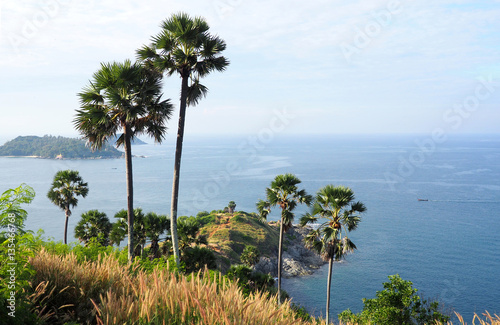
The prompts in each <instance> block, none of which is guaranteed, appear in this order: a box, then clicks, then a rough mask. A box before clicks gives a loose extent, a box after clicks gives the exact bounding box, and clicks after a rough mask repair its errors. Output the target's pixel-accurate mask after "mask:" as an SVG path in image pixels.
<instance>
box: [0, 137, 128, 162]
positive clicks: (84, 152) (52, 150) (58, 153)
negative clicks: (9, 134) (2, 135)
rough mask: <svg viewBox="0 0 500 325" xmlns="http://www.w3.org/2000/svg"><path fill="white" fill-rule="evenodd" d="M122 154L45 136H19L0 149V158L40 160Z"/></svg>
mask: <svg viewBox="0 0 500 325" xmlns="http://www.w3.org/2000/svg"><path fill="white" fill-rule="evenodd" d="M122 155H123V154H122V152H120V151H118V150H116V149H115V148H113V147H112V146H110V145H108V144H106V145H104V146H103V147H102V148H101V149H100V150H98V151H94V152H93V151H92V150H91V149H90V148H88V147H87V146H86V143H85V140H81V139H73V138H64V137H60V136H59V137H55V136H50V135H46V136H43V137H37V136H19V137H17V138H15V139H14V140H11V141H8V142H7V143H5V144H4V145H3V146H1V147H0V156H14V157H24V156H36V157H40V158H51V159H54V158H58V157H59V158H64V159H95V158H120V157H121V156H122Z"/></svg>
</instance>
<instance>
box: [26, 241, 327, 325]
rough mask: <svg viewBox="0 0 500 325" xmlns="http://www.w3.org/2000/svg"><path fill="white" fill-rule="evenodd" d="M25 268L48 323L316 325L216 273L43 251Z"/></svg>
mask: <svg viewBox="0 0 500 325" xmlns="http://www.w3.org/2000/svg"><path fill="white" fill-rule="evenodd" d="M30 263H31V264H32V265H33V267H34V268H35V270H36V272H37V273H36V278H35V279H34V281H33V286H34V287H36V288H37V294H36V297H35V298H34V299H33V302H34V304H36V305H38V306H39V308H38V309H37V313H38V316H39V317H41V318H43V319H45V320H46V321H47V322H48V323H50V324H64V323H65V322H69V321H74V322H77V323H79V324H131V325H135V324H221V325H222V324H224V325H226V324H227V325H229V324H231V325H233V324H283V325H285V324H286V325H288V324H322V323H321V322H319V321H315V320H314V321H312V322H305V321H303V320H301V319H300V318H296V316H295V313H294V312H293V310H292V308H291V306H290V304H289V303H288V302H286V303H284V304H282V305H281V306H278V305H277V304H276V303H275V300H276V299H267V298H266V296H265V295H263V294H261V293H257V294H254V295H250V296H248V297H244V296H243V294H242V292H241V291H240V289H239V288H238V286H237V285H236V284H235V283H232V282H229V281H228V280H227V279H225V277H223V276H222V275H221V274H220V273H219V275H218V277H215V278H214V277H210V276H209V273H207V272H199V273H198V274H197V275H196V276H191V277H186V276H184V275H180V274H176V273H174V272H171V271H169V270H168V269H166V268H156V269H154V270H152V271H151V272H146V271H144V270H133V272H131V270H130V268H129V267H128V266H126V265H121V264H120V263H119V262H118V261H117V259H116V258H115V257H113V256H112V255H106V256H104V257H102V256H101V257H99V258H98V259H97V260H96V261H83V262H79V261H78V259H77V257H76V255H75V254H74V253H69V254H67V255H65V256H59V255H54V254H51V253H49V252H47V251H46V250H44V249H42V250H41V251H40V252H39V253H38V254H36V255H35V256H34V257H32V258H31V260H30Z"/></svg>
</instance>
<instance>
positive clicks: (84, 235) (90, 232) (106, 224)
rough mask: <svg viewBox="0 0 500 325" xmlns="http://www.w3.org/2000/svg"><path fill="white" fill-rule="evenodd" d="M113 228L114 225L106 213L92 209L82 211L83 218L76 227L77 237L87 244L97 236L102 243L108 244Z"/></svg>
mask: <svg viewBox="0 0 500 325" xmlns="http://www.w3.org/2000/svg"><path fill="white" fill-rule="evenodd" d="M111 228H112V225H111V222H110V221H109V218H108V217H107V216H106V213H104V212H99V211H97V210H90V211H87V212H85V213H82V218H81V219H80V221H78V224H77V225H76V227H75V237H76V238H78V239H79V240H80V241H82V242H84V243H85V245H87V243H88V241H89V240H90V239H91V238H96V239H97V241H98V242H99V243H100V244H101V245H103V246H107V245H108V244H109V233H110V232H111Z"/></svg>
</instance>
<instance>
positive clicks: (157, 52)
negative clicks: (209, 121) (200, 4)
mask: <svg viewBox="0 0 500 325" xmlns="http://www.w3.org/2000/svg"><path fill="white" fill-rule="evenodd" d="M161 28H162V30H161V32H160V33H159V34H158V35H156V36H154V37H152V44H151V45H149V46H143V47H142V48H140V49H139V50H138V51H137V55H138V58H139V59H140V60H142V61H143V62H144V63H145V64H146V66H149V67H154V68H155V69H157V70H158V71H161V72H166V73H167V75H169V76H171V75H173V74H176V73H177V74H179V76H180V78H181V94H180V109H179V125H178V130H177V143H176V147H175V159H174V175H173V181H172V200H171V209H170V223H171V233H172V245H173V249H174V256H175V260H176V262H177V263H179V239H178V234H177V206H178V198H179V177H180V169H181V156H182V143H183V140H184V123H185V119H186V107H187V106H193V105H196V104H198V102H199V100H200V99H201V98H202V97H204V96H206V94H207V92H208V89H207V88H206V87H205V86H203V85H202V84H200V82H199V80H200V78H202V77H205V76H206V75H208V74H210V73H211V72H213V71H220V72H222V71H224V70H225V69H226V67H227V66H228V65H229V61H228V60H227V59H226V58H225V57H224V56H222V55H220V53H221V52H222V51H224V50H225V48H226V43H225V42H224V41H223V40H222V39H220V38H219V37H217V36H213V35H211V34H210V33H209V32H208V30H209V26H208V24H207V22H206V21H205V19H204V18H201V17H195V18H192V17H190V16H189V15H188V14H186V13H177V14H174V15H172V16H171V17H170V18H168V19H166V20H165V21H163V22H162V24H161Z"/></svg>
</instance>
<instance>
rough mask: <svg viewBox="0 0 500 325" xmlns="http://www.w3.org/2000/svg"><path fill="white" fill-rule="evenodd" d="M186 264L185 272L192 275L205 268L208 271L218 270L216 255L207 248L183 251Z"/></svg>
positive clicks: (193, 248)
mask: <svg viewBox="0 0 500 325" xmlns="http://www.w3.org/2000/svg"><path fill="white" fill-rule="evenodd" d="M181 260H182V262H184V264H185V272H186V273H191V272H196V271H199V270H202V269H204V268H205V266H206V267H207V268H208V269H215V268H217V263H216V262H215V261H216V258H215V254H214V252H213V251H212V250H210V249H208V248H206V247H199V246H195V247H189V248H186V249H185V250H184V251H183V255H182V258H181Z"/></svg>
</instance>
